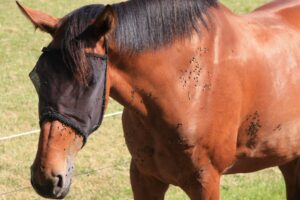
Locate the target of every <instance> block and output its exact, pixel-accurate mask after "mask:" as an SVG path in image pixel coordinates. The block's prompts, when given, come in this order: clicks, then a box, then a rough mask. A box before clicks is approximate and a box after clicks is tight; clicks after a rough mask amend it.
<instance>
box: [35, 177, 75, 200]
mask: <svg viewBox="0 0 300 200" xmlns="http://www.w3.org/2000/svg"><path fill="white" fill-rule="evenodd" d="M30 181H31V185H32V187H33V188H34V190H35V191H36V192H37V193H38V194H39V195H41V196H42V197H45V198H50V199H63V198H65V197H66V196H67V194H68V193H69V191H70V186H71V182H72V181H70V183H69V185H68V186H67V187H59V186H53V184H51V183H50V182H49V183H46V184H45V185H39V184H37V183H36V182H35V181H34V180H33V179H32V178H31V180H30Z"/></svg>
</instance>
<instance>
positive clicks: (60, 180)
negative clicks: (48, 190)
mask: <svg viewBox="0 0 300 200" xmlns="http://www.w3.org/2000/svg"><path fill="white" fill-rule="evenodd" d="M56 178H58V182H57V185H56V187H59V188H63V186H64V180H63V176H62V175H57V176H56Z"/></svg>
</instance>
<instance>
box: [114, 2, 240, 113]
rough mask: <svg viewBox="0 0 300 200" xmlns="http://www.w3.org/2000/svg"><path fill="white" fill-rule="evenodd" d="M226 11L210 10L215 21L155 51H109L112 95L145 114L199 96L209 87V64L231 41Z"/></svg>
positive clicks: (168, 110) (179, 106) (170, 110)
mask: <svg viewBox="0 0 300 200" xmlns="http://www.w3.org/2000/svg"><path fill="white" fill-rule="evenodd" d="M227 15H230V13H229V12H228V11H227V10H226V9H225V8H223V7H220V8H218V10H215V11H214V13H212V18H214V17H215V19H213V20H214V21H215V25H213V26H211V27H210V28H209V30H207V29H205V28H204V27H203V31H202V32H201V34H200V35H199V34H197V33H195V34H194V35H193V36H192V38H191V39H185V40H178V41H176V42H174V43H173V44H171V45H168V46H166V47H163V48H161V49H158V50H155V51H154V50H153V51H147V52H142V53H139V54H136V55H133V56H129V55H124V54H121V53H118V52H114V53H112V55H110V60H111V61H112V64H111V66H112V67H111V69H110V80H111V93H110V94H111V97H113V98H114V99H115V100H117V101H118V102H119V103H121V104H122V105H124V106H125V107H127V108H130V109H132V110H135V111H137V112H139V113H140V114H143V115H145V116H147V115H148V114H149V110H150V109H151V110H153V109H156V110H158V111H159V112H161V114H162V115H165V114H166V115H167V114H168V113H173V112H176V110H177V109H182V108H183V105H185V104H187V105H188V101H190V99H191V98H193V97H195V98H200V97H197V96H199V95H200V94H199V93H200V91H202V90H205V89H208V87H209V83H208V79H209V78H210V76H211V73H210V72H212V71H213V69H211V68H212V67H214V65H215V64H216V63H219V62H220V60H221V59H222V55H221V53H222V52H223V51H224V45H223V43H224V42H226V41H229V40H231V41H233V39H232V38H230V37H234V36H233V35H234V34H233V33H232V30H231V25H230V24H229V23H228V21H226V19H227ZM230 45H231V44H230ZM230 45H229V44H227V47H226V48H230ZM187 91H189V92H187ZM183 96H184V97H187V98H183ZM181 99H182V100H181Z"/></svg>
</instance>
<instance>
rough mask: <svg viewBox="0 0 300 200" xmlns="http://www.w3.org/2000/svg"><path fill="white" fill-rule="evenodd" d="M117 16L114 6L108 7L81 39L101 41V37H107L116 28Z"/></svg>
mask: <svg viewBox="0 0 300 200" xmlns="http://www.w3.org/2000/svg"><path fill="white" fill-rule="evenodd" d="M115 16H116V15H115V11H114V10H113V8H112V6H110V5H107V6H106V7H105V8H104V10H103V11H102V12H101V13H100V14H99V15H98V16H97V17H96V19H95V20H93V21H92V22H91V24H90V25H89V26H88V27H87V28H86V30H85V31H84V32H83V33H82V34H81V35H80V36H79V37H80V38H85V39H86V38H92V39H95V40H99V39H100V38H101V37H103V36H106V35H107V34H109V33H111V32H112V31H113V30H114V28H115V20H116V19H115V18H116V17H115Z"/></svg>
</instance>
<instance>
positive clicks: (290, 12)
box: [254, 0, 300, 29]
mask: <svg viewBox="0 0 300 200" xmlns="http://www.w3.org/2000/svg"><path fill="white" fill-rule="evenodd" d="M254 13H257V14H258V13H266V14H272V15H274V16H276V17H280V18H281V19H283V20H284V21H285V22H287V23H289V24H292V25H293V26H296V27H298V28H299V29H300V0H276V1H272V2H271V3H268V4H266V5H264V6H262V7H260V8H258V9H256V10H255V11H254Z"/></svg>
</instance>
